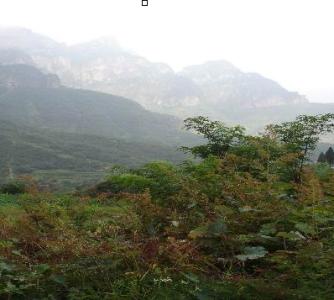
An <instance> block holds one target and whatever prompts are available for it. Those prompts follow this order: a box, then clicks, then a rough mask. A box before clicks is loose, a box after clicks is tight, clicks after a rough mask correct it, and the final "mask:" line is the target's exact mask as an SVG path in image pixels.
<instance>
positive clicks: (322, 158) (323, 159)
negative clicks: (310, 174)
mask: <svg viewBox="0 0 334 300" xmlns="http://www.w3.org/2000/svg"><path fill="white" fill-rule="evenodd" d="M326 162H327V160H326V156H325V153H323V152H321V153H320V154H319V157H318V163H326Z"/></svg>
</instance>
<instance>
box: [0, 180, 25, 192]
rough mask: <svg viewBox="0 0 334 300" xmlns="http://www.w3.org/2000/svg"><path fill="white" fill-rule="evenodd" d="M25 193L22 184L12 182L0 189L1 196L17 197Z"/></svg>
mask: <svg viewBox="0 0 334 300" xmlns="http://www.w3.org/2000/svg"><path fill="white" fill-rule="evenodd" d="M25 191H26V186H25V184H24V183H23V182H19V181H13V182H9V183H6V184H4V185H2V186H1V187H0V192H1V193H2V194H10V195H17V194H23V193H24V192H25Z"/></svg>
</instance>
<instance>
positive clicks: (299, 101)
mask: <svg viewBox="0 0 334 300" xmlns="http://www.w3.org/2000/svg"><path fill="white" fill-rule="evenodd" d="M23 37H24V38H23ZM1 49H2V50H1ZM13 49H15V51H16V52H15V53H14V54H12V55H9V54H8V52H10V51H14V50H13ZM0 61H2V63H3V64H4V63H6V61H7V64H13V63H19V61H24V63H25V64H29V65H33V66H35V67H37V68H39V69H40V70H42V71H43V72H44V73H51V74H56V75H57V76H58V77H59V78H60V79H61V81H62V83H63V85H64V86H66V87H71V88H76V89H84V90H85V89H89V90H93V91H100V92H104V93H108V94H112V95H118V96H121V97H125V98H129V99H133V100H135V101H136V102H138V103H140V104H141V105H142V106H144V107H145V108H146V109H149V110H151V111H155V112H160V113H167V114H171V115H175V116H178V117H179V118H186V117H189V116H194V115H206V116H208V117H210V118H213V119H218V120H223V121H225V122H226V123H229V124H236V123H238V124H241V125H244V126H245V127H247V129H249V130H250V131H251V132H253V133H255V132H257V131H259V130H262V129H263V127H264V126H265V125H266V124H268V123H272V122H281V121H287V120H291V119H294V118H295V117H296V116H297V115H299V114H302V113H309V114H318V113H322V112H334V104H321V103H318V104H315V103H310V102H309V101H308V100H307V99H306V98H305V96H302V95H300V94H299V93H297V92H291V91H288V90H286V89H285V88H284V87H282V86H281V85H279V84H278V83H277V82H275V81H273V80H270V79H268V78H265V77H263V76H262V75H260V74H256V73H245V72H242V71H241V70H240V69H238V68H237V67H235V66H234V65H232V64H231V63H229V62H226V61H211V62H207V63H204V64H202V65H196V66H189V67H187V68H185V69H184V70H182V71H181V72H178V73H177V72H174V71H173V70H172V69H171V68H170V67H169V66H168V65H166V64H161V63H152V62H150V61H148V60H147V59H145V58H143V57H141V56H138V55H136V54H133V53H131V52H129V51H126V50H124V49H123V48H122V47H121V46H120V45H119V44H118V43H117V42H116V41H115V40H114V39H110V38H102V39H98V40H95V41H91V42H88V43H82V44H79V45H74V46H66V45H64V44H61V43H58V42H56V41H53V40H52V39H49V38H48V37H44V36H41V35H39V34H36V33H33V32H31V31H29V30H26V29H19V28H15V29H7V30H2V31H0ZM176 122H177V121H176Z"/></svg>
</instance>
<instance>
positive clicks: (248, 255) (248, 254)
mask: <svg viewBox="0 0 334 300" xmlns="http://www.w3.org/2000/svg"><path fill="white" fill-rule="evenodd" d="M267 253H268V251H267V250H266V249H265V248H264V247H262V246H259V247H245V249H244V253H243V254H240V255H237V256H236V258H237V259H239V260H241V261H246V260H253V259H258V258H261V257H264V256H266V254H267Z"/></svg>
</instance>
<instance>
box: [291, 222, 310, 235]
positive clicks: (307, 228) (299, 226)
mask: <svg viewBox="0 0 334 300" xmlns="http://www.w3.org/2000/svg"><path fill="white" fill-rule="evenodd" d="M295 227H296V229H298V230H299V231H301V232H302V233H304V234H315V230H314V228H313V226H310V225H308V224H306V223H297V224H296V225H295Z"/></svg>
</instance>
